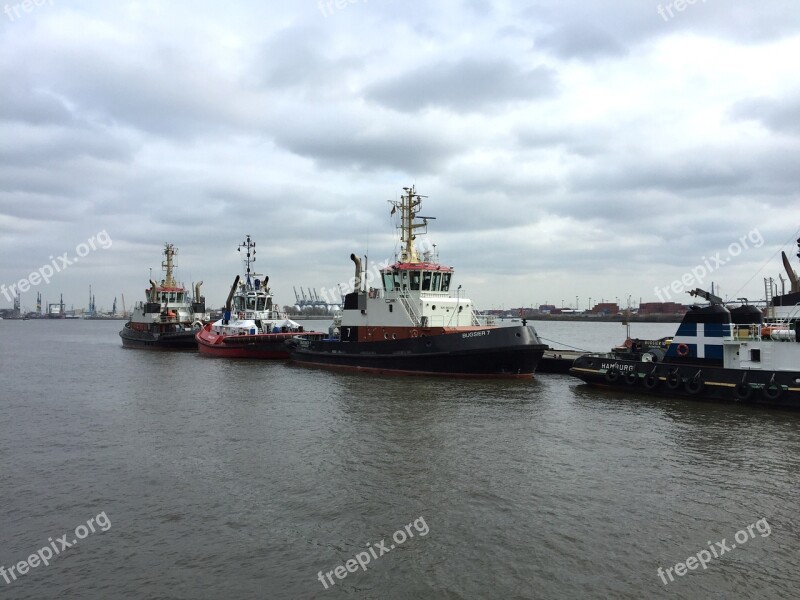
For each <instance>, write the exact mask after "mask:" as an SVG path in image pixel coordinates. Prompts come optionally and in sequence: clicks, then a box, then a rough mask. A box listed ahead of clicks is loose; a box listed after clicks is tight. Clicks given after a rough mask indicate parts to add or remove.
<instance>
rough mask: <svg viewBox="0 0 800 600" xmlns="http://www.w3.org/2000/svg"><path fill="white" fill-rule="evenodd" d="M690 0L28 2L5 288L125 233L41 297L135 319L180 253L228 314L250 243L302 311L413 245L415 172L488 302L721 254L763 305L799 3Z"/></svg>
mask: <svg viewBox="0 0 800 600" xmlns="http://www.w3.org/2000/svg"><path fill="white" fill-rule="evenodd" d="M672 1H674V0H668V1H666V2H662V3H661V5H659V4H658V3H657V2H650V1H649V0H607V1H604V2H590V1H587V0H553V1H540V2H537V1H529V2H513V1H502V0H496V1H495V0H463V1H457V0H438V1H436V2H409V1H407V0H403V1H400V0H369V1H366V0H364V1H357V2H352V3H348V2H344V1H343V0H338V5H339V6H340V7H341V8H339V7H337V2H336V1H333V2H330V3H327V2H316V1H314V0H295V1H291V2H286V1H284V2H274V1H269V2H228V3H221V2H205V1H193V2H188V1H187V2H178V1H173V2H165V1H162V2H155V1H153V2H147V1H141V2H128V1H119V2H107V1H104V2H100V1H96V2H95V1H80V0H52V1H51V0H39V3H40V4H41V5H40V6H35V5H32V6H30V7H29V8H30V10H29V11H25V9H24V7H23V6H22V5H21V3H20V4H17V3H16V2H15V0H9V2H8V3H6V4H5V7H6V13H5V14H3V16H2V18H0V77H1V79H2V85H0V257H1V258H0V284H4V285H5V286H6V287H8V286H10V285H12V284H15V283H17V282H18V281H19V280H20V279H23V278H27V277H28V274H29V273H31V272H32V271H34V270H37V269H39V268H40V267H42V266H43V265H45V264H48V263H50V262H51V259H50V257H51V256H53V257H58V256H62V255H63V254H64V253H65V252H67V253H68V258H74V257H75V253H76V248H77V247H78V245H79V244H81V243H82V242H86V241H87V240H88V239H89V238H91V237H92V236H96V235H97V234H98V233H100V232H103V231H105V232H106V233H107V235H108V237H109V238H110V239H111V240H112V242H113V243H112V244H111V246H110V247H109V248H107V249H102V248H100V247H99V245H98V249H97V250H94V251H90V252H88V253H86V254H87V255H86V256H85V257H82V258H80V260H79V261H78V262H77V263H75V264H72V265H70V266H68V267H66V268H64V269H63V270H62V272H60V273H56V274H55V275H54V277H53V278H52V281H51V282H50V283H49V284H44V283H39V284H38V285H37V286H35V287H33V288H32V289H31V291H29V292H28V293H26V294H23V296H22V298H23V301H22V303H23V306H27V307H30V308H33V306H34V305H35V295H36V292H37V291H41V293H42V295H43V296H44V297H45V299H46V301H50V302H53V301H56V300H57V298H58V295H59V294H60V293H62V292H63V294H64V300H65V302H66V304H67V306H68V308H69V307H70V306H73V305H74V306H75V307H80V306H86V304H87V302H88V288H89V285H90V284H91V285H92V286H93V289H94V290H95V294H96V297H97V305H98V308H100V307H101V306H102V307H105V308H106V309H110V308H111V303H112V302H113V299H114V297H115V296H116V297H120V296H121V294H123V293H124V294H125V299H126V301H127V303H128V305H129V306H130V305H131V304H132V303H133V301H136V300H141V299H142V298H143V294H144V289H145V287H147V280H148V277H149V273H150V271H149V269H150V268H153V272H154V274H155V273H156V272H159V271H160V268H159V267H160V260H161V256H160V254H161V250H162V246H163V243H164V242H171V243H173V244H175V246H177V247H178V248H179V256H178V265H179V269H178V275H179V279H181V280H183V281H184V282H185V283H187V284H189V283H190V282H192V281H196V280H199V279H202V280H204V281H205V284H204V293H205V295H206V297H207V300H208V302H209V303H210V304H211V305H214V306H218V305H221V304H222V303H223V302H224V299H225V296H226V295H227V290H228V288H229V286H230V283H231V282H232V280H233V277H234V276H235V275H236V274H237V273H239V272H240V267H241V265H240V263H239V261H238V255H237V253H236V247H237V245H238V244H239V242H241V241H242V239H243V238H244V235H245V234H248V233H249V234H251V235H252V236H253V237H254V238H255V239H256V241H257V244H258V255H257V256H258V262H257V263H256V266H257V267H258V268H259V271H261V272H266V274H268V275H269V276H270V278H271V284H272V289H273V291H274V292H275V294H276V299H277V300H278V302H280V303H282V304H288V303H293V298H294V294H293V292H292V286H293V285H296V286H300V285H302V286H304V287H316V288H317V289H318V290H319V289H321V288H323V287H326V288H332V287H334V286H335V285H336V283H337V282H341V281H345V280H347V279H348V278H350V277H352V271H353V269H352V263H351V262H350V260H349V255H350V252H356V253H358V254H361V255H363V254H369V257H370V261H379V260H382V259H387V258H392V256H393V253H394V252H395V249H396V247H397V244H396V241H395V237H396V236H395V231H394V230H393V228H392V222H391V220H390V217H389V208H390V207H389V205H388V203H387V202H386V201H387V200H388V199H394V198H397V197H398V195H399V194H400V193H401V191H402V187H403V186H406V185H410V184H412V183H414V184H416V186H417V189H418V191H419V192H420V193H423V194H426V195H428V196H429V198H428V199H427V200H426V203H425V205H424V208H423V213H424V214H426V215H431V216H435V217H437V220H436V221H432V222H431V226H430V228H429V230H430V231H429V234H430V235H429V240H430V243H433V244H436V245H437V248H438V250H439V253H440V259H441V261H442V262H443V263H445V264H448V265H452V266H454V267H455V268H456V277H457V279H458V283H461V284H462V285H463V286H464V288H465V289H466V290H467V294H468V295H469V296H470V297H471V298H473V299H474V300H475V301H476V303H477V304H478V305H479V306H480V307H482V308H499V307H501V306H504V307H506V308H507V307H511V306H522V305H524V306H530V305H538V304H541V303H544V302H545V301H549V302H550V303H553V304H560V303H561V302H562V300H563V302H564V303H565V304H567V305H570V304H575V298H576V296H578V297H579V302H580V306H581V308H585V306H586V304H587V303H588V300H589V297H591V298H592V301H593V302H597V301H599V300H600V299H601V298H605V299H606V300H609V299H611V300H612V301H613V300H615V299H616V298H620V299H623V298H627V296H628V295H631V296H632V297H633V299H634V301H638V299H639V298H640V297H641V298H642V299H643V300H644V301H648V300H650V301H653V300H657V299H658V298H657V295H656V293H655V289H656V288H664V287H667V286H669V285H670V283H671V282H672V281H673V280H676V279H678V278H680V277H681V276H683V275H684V274H685V273H688V272H690V270H691V269H693V268H696V267H698V266H700V265H703V264H705V265H711V266H713V267H714V273H713V275H712V276H710V277H706V278H704V280H703V282H702V284H703V286H704V287H710V281H711V280H712V279H713V280H714V281H715V282H716V283H717V284H718V285H719V286H720V291H721V293H722V295H723V296H725V295H729V296H731V297H735V296H742V295H745V296H749V297H750V298H760V297H763V277H764V276H768V275H772V276H777V274H778V272H779V271H780V270H781V265H780V259H779V257H778V256H776V253H777V252H779V251H780V249H781V248H784V249H786V250H787V253H789V255H790V257H791V258H792V261H793V264H794V265H795V266H797V264H798V263H797V259H796V257H795V256H794V254H795V251H796V249H795V246H794V239H795V237H797V235H796V234H797V231H798V226H800V201H798V200H800V198H799V196H800V186H799V185H798V179H799V178H800V76H799V75H798V67H797V60H798V57H800V7H799V6H798V3H797V0H766V1H764V2H755V1H754V0H706V1H703V0H698V1H697V2H696V3H694V4H683V5H681V6H683V8H684V10H683V11H678V10H677V9H676V8H675V7H674V5H673V4H672V3H671V2H672ZM659 6H661V8H662V10H661V14H659ZM15 7H16V8H15ZM755 228H757V230H758V233H757V234H752V232H753V231H754V229H755ZM748 233H751V236H750V238H749V239H748V241H747V245H748V247H749V249H747V250H743V251H742V252H741V253H739V254H738V256H735V257H730V256H729V246H730V244H732V243H735V242H737V240H739V239H740V238H742V237H745V238H746V236H747V235H748ZM746 239H747V238H746ZM759 239H761V240H762V242H763V243H761V244H759V243H758V240H759ZM752 240H755V242H753V241H752ZM757 245H760V247H755V246H757ZM82 250H83V251H84V253H85V249H82ZM733 252H734V253H735V252H736V248H734V249H733ZM717 253H719V258H721V259H728V258H730V260H727V262H726V264H725V265H724V266H716V262H715V261H712V260H709V257H712V256H716V255H717ZM53 260H56V258H54V259H53ZM690 287H693V285H692V286H690ZM662 295H664V294H662ZM670 295H671V297H672V299H677V300H679V301H681V302H689V301H690V300H691V298H690V297H689V296H688V295H686V294H685V293H683V294H675V293H673V292H670ZM665 299H666V298H665ZM10 305H11V303H10V302H8V301H7V299H6V298H5V297H4V296H2V295H0V307H9V306H10Z"/></svg>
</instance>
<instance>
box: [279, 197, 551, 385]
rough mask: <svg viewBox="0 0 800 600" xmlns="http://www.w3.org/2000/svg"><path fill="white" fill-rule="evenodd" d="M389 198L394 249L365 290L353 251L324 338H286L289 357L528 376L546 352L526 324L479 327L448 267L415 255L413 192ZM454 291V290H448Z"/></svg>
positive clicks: (401, 369) (416, 201)
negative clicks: (347, 282)
mask: <svg viewBox="0 0 800 600" xmlns="http://www.w3.org/2000/svg"><path fill="white" fill-rule="evenodd" d="M403 190H404V192H405V194H403V195H401V198H400V200H397V201H390V203H391V205H392V210H391V213H392V214H393V215H394V214H398V213H399V215H400V224H399V227H398V229H399V230H400V242H401V252H400V255H399V257H397V258H396V260H395V262H394V264H391V265H389V266H386V267H385V268H383V269H381V271H380V278H381V281H380V283H379V285H377V286H375V287H373V286H371V285H370V282H369V281H368V279H369V277H370V275H368V274H367V273H366V269H365V268H364V266H363V265H364V263H362V260H361V259H360V258H359V257H358V256H356V255H355V254H351V255H350V258H351V260H352V261H353V263H354V264H355V278H354V283H355V285H354V286H353V287H354V290H353V291H352V292H350V293H349V294H346V295H345V297H344V306H343V307H342V310H341V311H340V312H339V313H337V315H336V316H335V318H334V324H333V325H332V326H331V329H330V331H329V335H328V337H326V338H324V339H301V338H294V339H292V340H291V341H290V342H288V345H289V346H290V349H291V357H292V359H293V360H294V361H295V362H297V363H299V364H302V365H312V366H320V367H328V368H341V369H351V370H358V371H368V372H374V373H382V374H399V375H441V376H459V377H492V378H531V377H533V374H534V372H535V370H536V366H537V364H538V363H539V361H540V359H541V358H542V355H543V353H544V351H545V349H547V346H546V345H545V344H542V343H541V342H540V340H539V338H538V336H537V335H536V331H535V330H534V328H533V327H532V326H530V325H527V324H525V323H524V322H523V324H522V325H521V326H519V325H517V326H510V327H496V326H490V325H486V324H481V322H480V321H479V320H478V318H477V316H476V314H475V311H474V309H473V305H472V301H471V300H470V299H469V298H467V297H465V295H464V292H463V290H462V289H461V286H460V285H459V286H458V287H454V286H453V276H454V270H453V268H452V267H449V266H445V265H442V264H440V263H439V262H438V258H437V257H436V256H434V255H433V254H432V253H431V252H424V253H422V255H420V253H419V251H418V249H417V247H416V244H415V240H416V238H417V236H418V235H419V234H422V233H425V232H426V231H427V224H428V220H429V219H433V218H434V217H422V216H420V215H419V211H420V207H421V204H422V198H424V196H421V195H419V194H417V193H416V191H415V189H414V187H410V188H403ZM454 292H455V293H454Z"/></svg>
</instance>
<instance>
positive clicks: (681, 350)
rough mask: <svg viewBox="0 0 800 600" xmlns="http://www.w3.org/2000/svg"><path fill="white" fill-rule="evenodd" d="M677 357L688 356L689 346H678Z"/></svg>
mask: <svg viewBox="0 0 800 600" xmlns="http://www.w3.org/2000/svg"><path fill="white" fill-rule="evenodd" d="M677 352H678V356H689V346H687V345H686V344H678V350H677Z"/></svg>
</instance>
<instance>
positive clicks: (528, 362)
mask: <svg viewBox="0 0 800 600" xmlns="http://www.w3.org/2000/svg"><path fill="white" fill-rule="evenodd" d="M288 345H289V347H290V354H291V358H292V360H293V361H295V362H297V363H299V364H303V365H312V366H320V367H327V368H341V369H352V370H358V371H368V372H373V373H380V374H387V375H392V374H394V375H442V376H457V377H492V378H531V377H533V374H534V372H535V371H536V367H537V365H538V364H539V361H540V359H541V358H542V354H543V353H544V351H545V350H546V348H547V346H546V345H544V344H540V343H539V339H538V338H537V337H536V332H535V331H534V330H533V328H532V327H502V328H496V329H486V330H479V331H470V332H458V333H448V334H443V335H436V336H430V337H418V338H411V339H399V340H386V341H376V342H342V341H339V340H302V339H297V338H294V339H292V340H291V341H290V342H288Z"/></svg>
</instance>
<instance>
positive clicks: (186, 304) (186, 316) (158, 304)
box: [119, 244, 207, 350]
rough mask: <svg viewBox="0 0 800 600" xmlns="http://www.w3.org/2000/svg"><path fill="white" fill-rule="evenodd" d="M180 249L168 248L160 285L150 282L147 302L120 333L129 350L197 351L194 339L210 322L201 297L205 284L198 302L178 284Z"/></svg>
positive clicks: (197, 289) (136, 308) (197, 292)
mask: <svg viewBox="0 0 800 600" xmlns="http://www.w3.org/2000/svg"><path fill="white" fill-rule="evenodd" d="M176 254H177V249H176V248H175V247H174V246H173V245H172V244H165V245H164V257H165V259H164V261H163V263H162V268H163V269H164V271H165V276H164V279H163V280H162V281H161V283H160V284H158V283H156V282H155V281H153V280H150V287H149V288H147V290H146V291H145V294H146V301H145V302H138V303H137V304H136V306H134V308H133V311H132V312H131V318H130V319H129V320H128V322H127V323H125V325H124V326H123V327H122V330H121V331H120V332H119V335H120V337H121V338H122V345H123V346H125V347H126V348H141V349H148V350H195V349H196V348H197V343H196V342H195V339H194V335H195V333H196V332H197V330H199V329H200V328H201V327H202V326H203V325H204V323H205V321H206V320H207V315H206V308H205V299H204V298H203V297H202V296H201V295H200V286H201V285H202V284H203V282H202V281H200V282H198V283H197V284H195V289H194V291H195V295H194V301H192V299H191V298H189V292H188V290H187V289H186V288H185V287H184V286H183V285H182V284H179V283H177V282H176V281H175V278H174V276H173V270H174V268H175V266H176V265H175V263H174V258H175V255H176Z"/></svg>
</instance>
